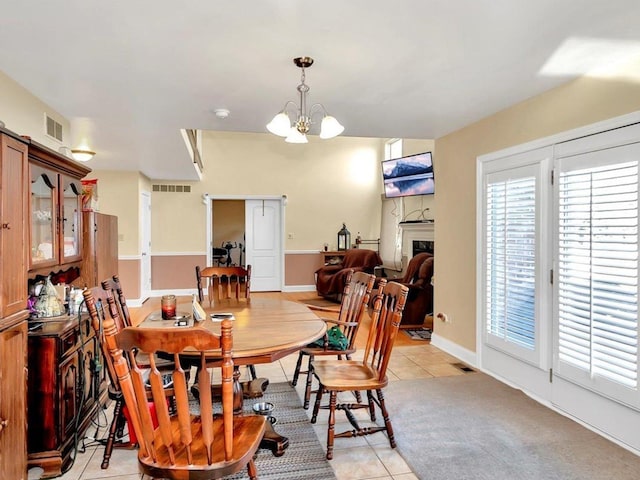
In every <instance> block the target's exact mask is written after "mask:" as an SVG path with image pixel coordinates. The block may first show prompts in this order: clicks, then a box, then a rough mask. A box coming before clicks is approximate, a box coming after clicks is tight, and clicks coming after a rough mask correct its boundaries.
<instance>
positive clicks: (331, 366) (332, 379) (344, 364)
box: [313, 360, 388, 391]
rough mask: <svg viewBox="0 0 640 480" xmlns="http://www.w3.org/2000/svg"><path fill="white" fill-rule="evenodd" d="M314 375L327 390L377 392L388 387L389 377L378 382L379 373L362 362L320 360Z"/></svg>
mask: <svg viewBox="0 0 640 480" xmlns="http://www.w3.org/2000/svg"><path fill="white" fill-rule="evenodd" d="M313 373H314V374H315V375H316V377H318V380H319V381H320V383H321V384H322V385H323V386H324V387H325V388H326V389H327V390H336V391H350V390H376V389H379V388H383V387H385V386H386V385H387V383H388V379H387V376H386V375H385V377H384V378H383V379H382V381H380V380H378V375H379V373H378V371H377V370H375V369H374V368H372V367H371V366H369V365H366V364H364V363H362V360H320V361H314V362H313Z"/></svg>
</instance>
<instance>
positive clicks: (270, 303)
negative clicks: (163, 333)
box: [138, 297, 327, 365]
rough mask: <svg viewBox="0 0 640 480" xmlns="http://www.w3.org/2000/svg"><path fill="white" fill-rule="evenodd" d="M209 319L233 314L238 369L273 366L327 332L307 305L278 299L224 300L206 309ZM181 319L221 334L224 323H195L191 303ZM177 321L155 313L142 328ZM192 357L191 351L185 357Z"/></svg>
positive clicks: (181, 308)
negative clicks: (248, 366) (221, 324)
mask: <svg viewBox="0 0 640 480" xmlns="http://www.w3.org/2000/svg"><path fill="white" fill-rule="evenodd" d="M202 306H203V308H204V309H205V311H206V313H207V315H211V314H221V313H231V314H233V317H234V320H233V362H234V364H235V365H254V364H259V363H271V362H275V361H276V360H279V359H281V358H282V357H285V356H287V355H289V354H291V353H293V352H297V351H298V350H300V349H301V348H302V347H304V346H305V345H307V344H309V343H311V342H313V341H315V340H318V339H319V338H321V337H322V336H323V335H324V334H325V332H326V329H327V326H326V323H325V322H324V321H322V320H320V319H319V318H318V317H317V315H316V314H315V313H313V312H312V311H311V310H310V309H309V308H308V307H307V306H306V305H304V304H302V303H298V302H292V301H290V300H283V299H278V298H273V299H272V298H260V297H253V298H251V299H250V300H249V301H247V300H244V299H239V300H236V299H224V300H219V301H216V302H215V304H213V305H212V306H211V307H209V306H208V304H207V302H205V303H204V304H203V305H202ZM177 315H178V316H181V315H184V316H186V317H188V320H187V322H188V324H187V326H196V327H199V328H206V329H208V330H211V331H213V332H215V333H220V321H214V320H212V319H211V317H209V318H206V319H205V320H203V321H201V322H195V324H194V322H193V316H192V311H191V303H185V304H180V303H179V304H178V309H177ZM174 324H175V321H174V320H163V319H162V315H161V313H160V312H159V311H158V312H153V313H151V314H149V315H147V317H146V318H145V319H144V320H143V321H142V322H141V323H140V324H139V325H138V326H139V327H141V328H145V327H146V328H162V327H173V326H174ZM216 354H217V352H214V351H212V352H211V360H216V359H217V357H216ZM189 355H190V353H189V350H185V351H184V356H185V357H188V356H189Z"/></svg>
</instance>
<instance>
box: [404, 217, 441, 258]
mask: <svg viewBox="0 0 640 480" xmlns="http://www.w3.org/2000/svg"><path fill="white" fill-rule="evenodd" d="M400 228H401V229H402V255H403V256H406V257H407V258H412V257H413V241H414V240H423V241H427V242H433V241H434V240H435V223H434V222H400Z"/></svg>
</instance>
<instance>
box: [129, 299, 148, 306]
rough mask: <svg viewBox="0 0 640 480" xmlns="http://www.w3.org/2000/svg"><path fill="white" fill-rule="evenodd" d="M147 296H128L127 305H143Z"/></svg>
mask: <svg viewBox="0 0 640 480" xmlns="http://www.w3.org/2000/svg"><path fill="white" fill-rule="evenodd" d="M146 300H147V298H133V299H131V298H127V307H129V308H137V307H141V306H142V305H143V304H144V302H145V301H146Z"/></svg>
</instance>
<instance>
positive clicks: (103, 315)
mask: <svg viewBox="0 0 640 480" xmlns="http://www.w3.org/2000/svg"><path fill="white" fill-rule="evenodd" d="M83 295H84V299H85V304H86V306H87V310H88V312H89V316H90V317H91V325H92V327H93V329H94V331H95V334H96V337H97V338H98V341H99V344H100V348H101V351H102V356H103V358H104V363H105V366H106V369H107V375H108V377H109V387H108V396H109V399H111V400H113V401H114V402H115V404H114V407H113V418H112V420H111V425H110V427H109V435H108V437H107V443H106V445H105V449H104V453H103V455H102V464H101V465H100V467H101V468H102V469H106V468H109V461H110V459H111V454H112V452H113V448H114V447H115V446H119V447H133V444H134V443H133V442H131V440H130V441H129V442H126V441H122V440H118V441H116V439H122V438H123V437H124V426H125V423H126V418H125V415H124V411H123V406H124V397H123V396H122V391H121V390H120V384H119V382H118V376H117V375H116V372H115V368H114V366H113V362H112V360H111V355H109V351H108V349H107V348H106V344H105V342H104V323H105V320H106V319H107V318H110V320H111V322H112V324H113V325H114V327H113V328H114V329H115V330H116V331H120V330H122V329H124V328H125V327H126V324H125V322H124V319H123V318H122V317H121V315H120V311H119V309H118V307H117V305H116V303H115V301H114V299H113V296H112V295H111V294H110V292H109V291H107V290H105V289H103V288H100V287H94V288H90V289H86V290H85V291H84V292H83ZM129 438H130V439H131V436H130V437H129Z"/></svg>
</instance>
